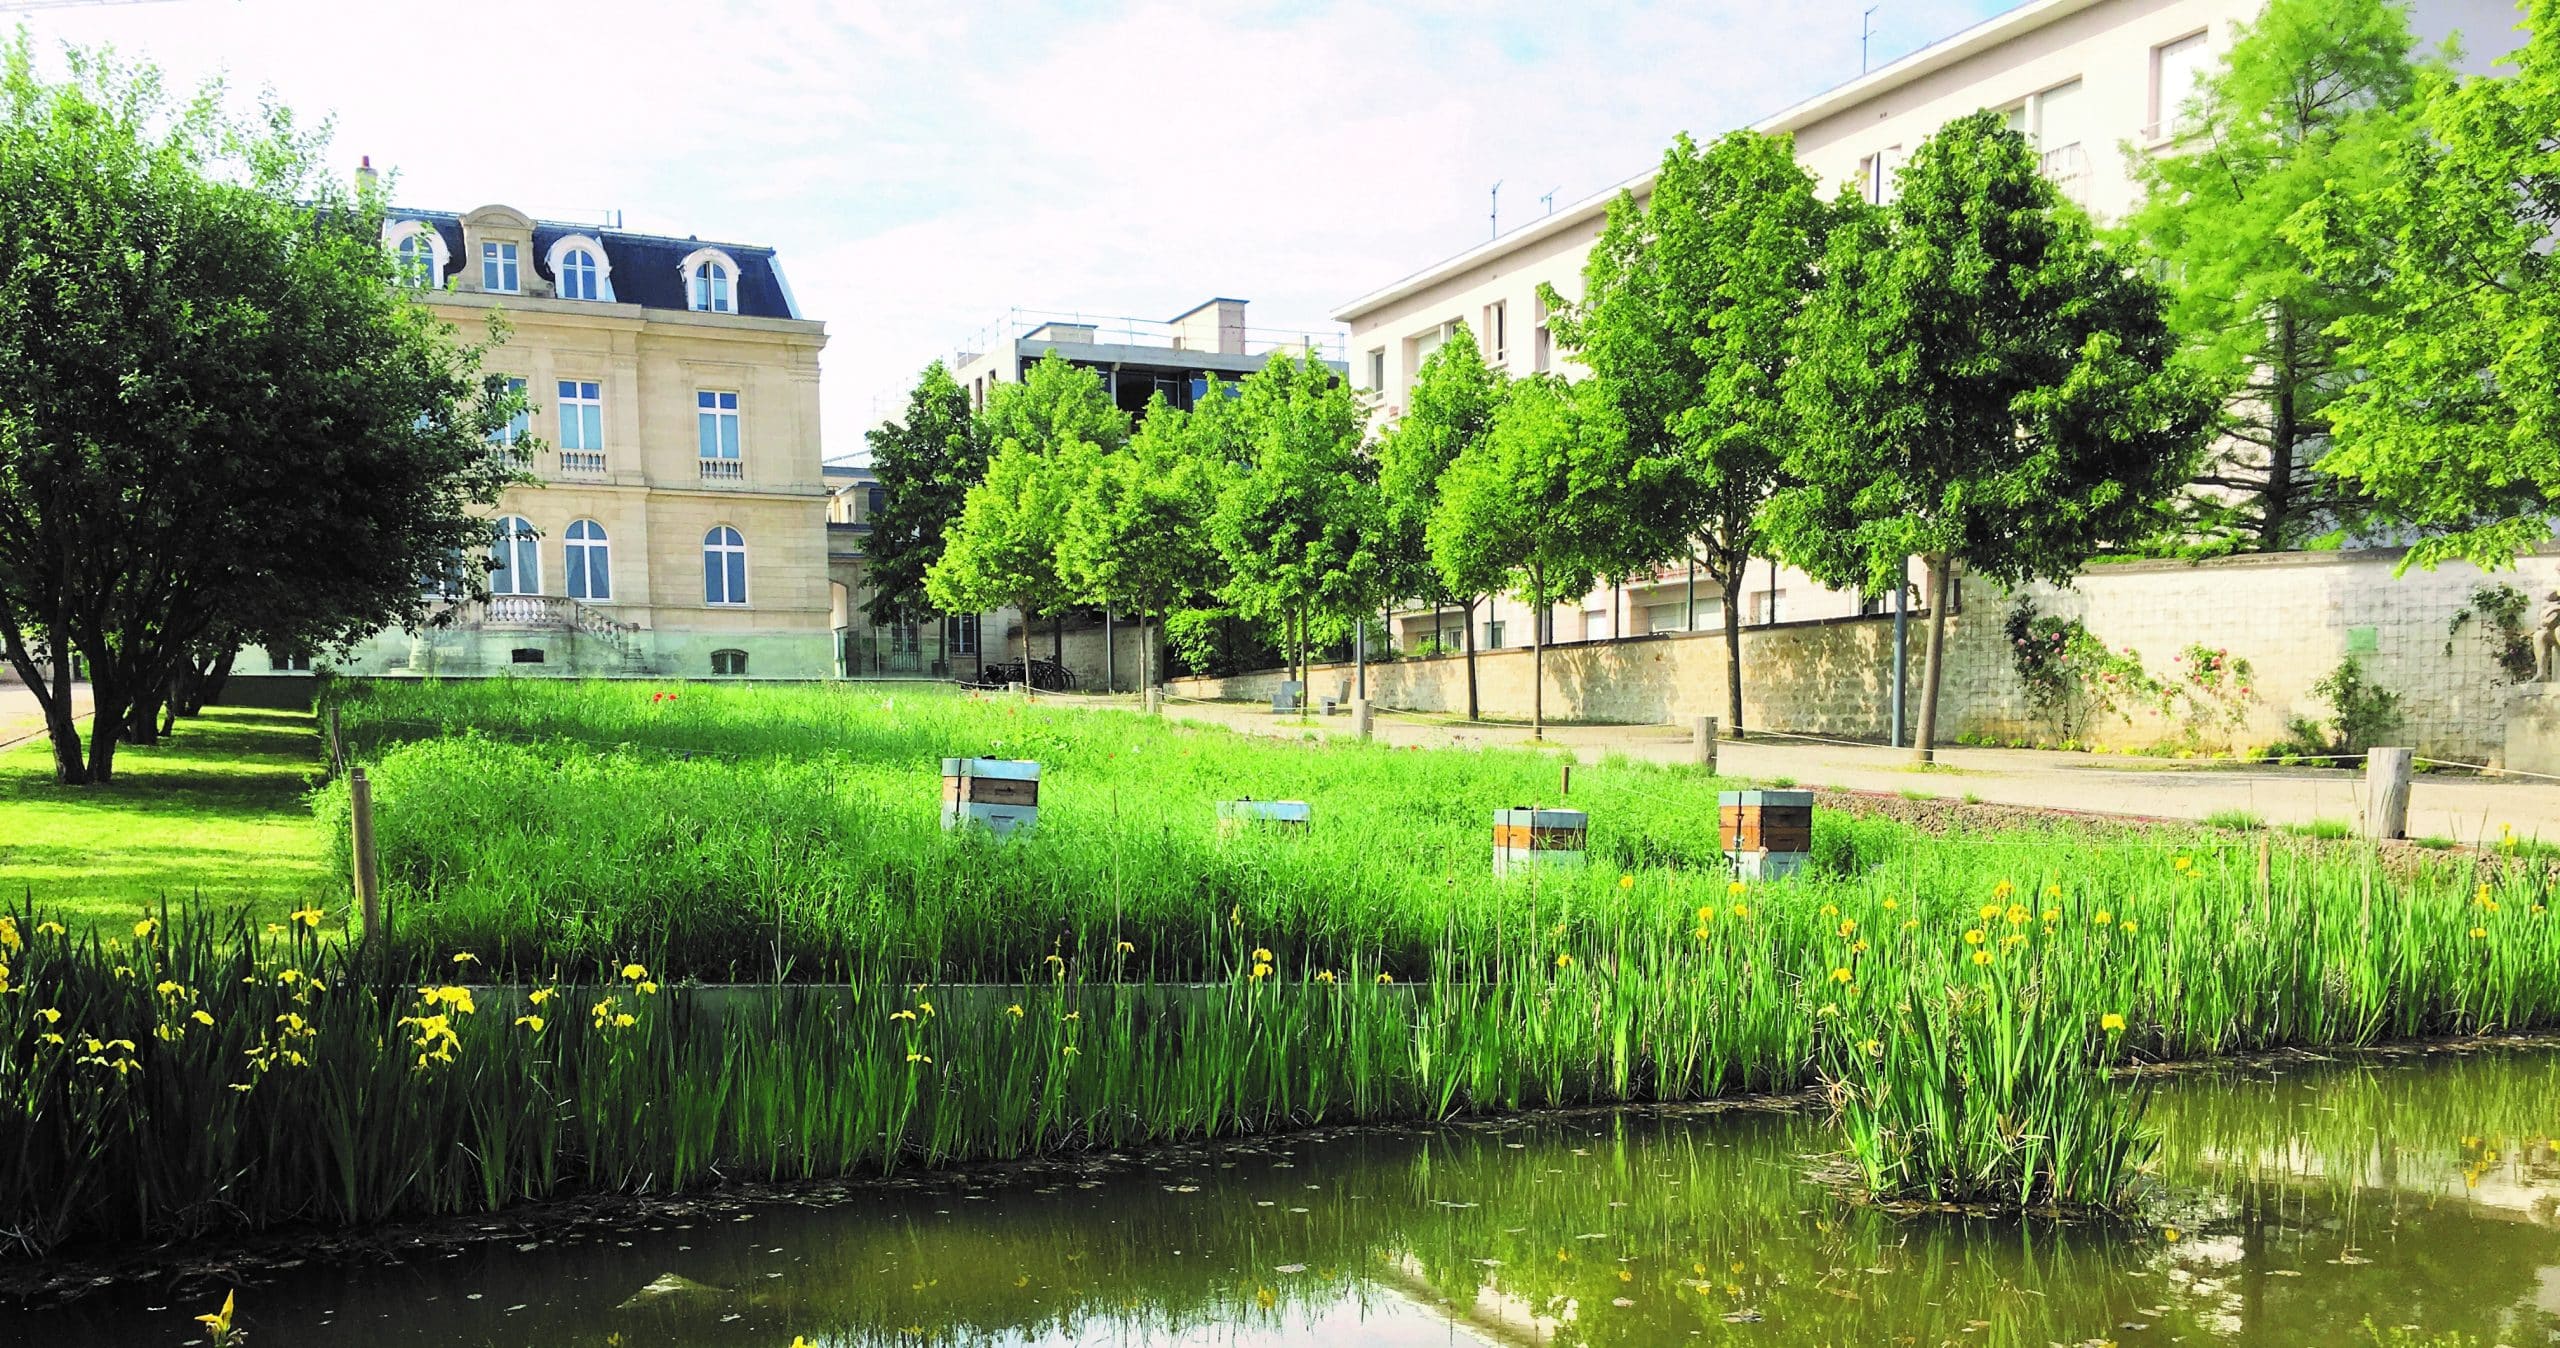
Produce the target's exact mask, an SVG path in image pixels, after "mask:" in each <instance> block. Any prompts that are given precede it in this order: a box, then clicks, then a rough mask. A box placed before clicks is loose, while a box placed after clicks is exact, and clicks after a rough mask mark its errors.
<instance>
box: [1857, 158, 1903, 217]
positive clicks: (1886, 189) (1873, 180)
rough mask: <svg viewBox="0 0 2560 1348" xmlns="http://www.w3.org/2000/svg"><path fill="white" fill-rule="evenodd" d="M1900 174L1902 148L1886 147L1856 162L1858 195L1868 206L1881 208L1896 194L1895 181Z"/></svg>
mask: <svg viewBox="0 0 2560 1348" xmlns="http://www.w3.org/2000/svg"><path fill="white" fill-rule="evenodd" d="M1901 172H1902V147H1901V146H1899V145H1888V146H1886V147H1884V148H1883V149H1881V150H1878V151H1876V152H1875V153H1874V154H1871V155H1868V156H1867V157H1865V158H1864V159H1861V160H1859V161H1858V195H1859V196H1861V197H1864V198H1865V199H1866V202H1867V204H1868V205H1870V206H1882V205H1884V204H1885V203H1887V202H1889V201H1891V200H1893V199H1894V197H1895V196H1896V195H1897V194H1898V193H1897V191H1896V187H1895V182H1896V179H1897V178H1898V177H1899V175H1900V174H1901Z"/></svg>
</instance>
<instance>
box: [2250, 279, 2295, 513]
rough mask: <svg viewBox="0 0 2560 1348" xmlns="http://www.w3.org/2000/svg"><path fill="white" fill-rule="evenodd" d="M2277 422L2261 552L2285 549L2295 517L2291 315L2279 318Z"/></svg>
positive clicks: (2263, 502) (2273, 429) (2269, 450)
mask: <svg viewBox="0 0 2560 1348" xmlns="http://www.w3.org/2000/svg"><path fill="white" fill-rule="evenodd" d="M2276 332H2277V337H2276V341H2277V348H2276V368H2275V379H2276V424H2275V425H2274V426H2272V427H2270V428H2269V430H2270V431H2271V432H2272V434H2270V435H2268V437H2267V494H2266V495H2265V496H2264V497H2263V498H2261V499H2260V501H2259V507H2260V509H2259V512H2258V551H2260V552H2282V551H2284V531H2285V525H2286V524H2287V523H2288V522H2289V521H2290V520H2291V518H2292V516H2293V459H2294V455H2295V454H2296V453H2298V452H2299V451H2300V448H2301V447H2300V445H2298V444H2297V443H2296V442H2297V441H2298V440H2300V439H2301V436H2302V427H2301V419H2300V418H2299V417H2298V416H2297V415H2296V414H2295V411H2294V408H2295V402H2294V397H2295V378H2294V376H2295V371H2296V370H2297V369H2298V368H2299V363H2300V362H2299V358H2298V355H2297V352H2296V347H2295V339H2294V320H2293V316H2292V315H2291V314H2287V315H2285V316H2284V317H2283V318H2281V319H2278V320H2277V321H2276Z"/></svg>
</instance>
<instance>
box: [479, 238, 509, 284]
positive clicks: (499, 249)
mask: <svg viewBox="0 0 2560 1348" xmlns="http://www.w3.org/2000/svg"><path fill="white" fill-rule="evenodd" d="M480 288H481V289H482V290H486V291H490V292H492V293H494V294H499V295H512V294H514V293H516V246H515V245H514V244H512V243H484V244H482V245H480Z"/></svg>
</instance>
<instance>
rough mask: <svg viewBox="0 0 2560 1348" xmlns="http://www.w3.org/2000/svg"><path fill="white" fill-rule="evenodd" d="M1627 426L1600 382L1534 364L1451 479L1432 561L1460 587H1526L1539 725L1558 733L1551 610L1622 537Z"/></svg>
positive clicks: (1434, 519) (1585, 582) (1533, 712)
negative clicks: (1550, 719) (1552, 711)
mask: <svg viewBox="0 0 2560 1348" xmlns="http://www.w3.org/2000/svg"><path fill="white" fill-rule="evenodd" d="M1626 447H1627V437H1626V432H1625V429H1624V428H1623V427H1622V426H1621V425H1620V424H1619V422H1618V413H1617V406H1616V403H1615V401H1614V400H1613V399H1612V398H1610V397H1609V395H1608V393H1607V391H1606V390H1604V389H1602V388H1600V387H1599V386H1598V385H1597V384H1595V383H1591V382H1588V381H1586V382H1583V383H1580V384H1568V383H1566V382H1565V381H1563V380H1562V379H1559V378H1557V377H1556V376H1554V375H1535V376H1532V377H1530V378H1528V379H1524V380H1520V381H1517V382H1515V383H1513V384H1512V385H1511V389H1510V393H1509V396H1507V397H1505V398H1504V399H1503V400H1502V406H1501V409H1500V411H1498V412H1497V413H1496V414H1495V416H1494V420H1493V429H1492V433H1491V434H1490V435H1487V436H1486V437H1485V438H1484V439H1482V440H1481V441H1478V442H1477V443H1476V444H1474V445H1472V446H1470V447H1469V448H1468V449H1467V450H1466V452H1464V453H1462V454H1460V455H1459V456H1458V458H1457V460H1456V462H1454V463H1452V464H1450V465H1449V470H1448V471H1447V472H1446V473H1445V474H1443V475H1442V477H1441V479H1440V505H1439V508H1438V509H1437V510H1435V511H1433V512H1432V515H1431V523H1430V526H1429V537H1430V544H1431V560H1432V563H1433V565H1435V566H1437V567H1438V568H1439V570H1440V574H1441V580H1442V583H1443V584H1445V585H1447V586H1448V587H1449V590H1450V591H1451V592H1452V593H1458V594H1487V593H1492V592H1495V591H1500V590H1509V591H1512V592H1514V593H1517V594H1518V595H1519V596H1520V597H1521V600H1522V602H1524V603H1526V604H1528V605H1529V609H1530V620H1529V642H1530V663H1531V666H1532V668H1533V670H1534V671H1535V672H1534V675H1533V679H1532V682H1533V684H1534V691H1532V693H1531V694H1530V700H1529V733H1530V735H1531V737H1532V738H1537V739H1544V738H1545V737H1546V733H1547V641H1546V628H1547V622H1548V620H1549V615H1550V614H1551V613H1552V612H1553V610H1554V608H1555V605H1556V603H1557V602H1558V601H1560V600H1562V599H1565V598H1567V597H1569V596H1573V595H1579V594H1584V593H1587V592H1588V591H1589V590H1590V589H1591V586H1592V583H1593V581H1594V580H1595V579H1596V578H1597V577H1598V575H1599V572H1600V563H1599V560H1598V559H1600V558H1604V557H1606V556H1608V555H1610V553H1611V551H1612V549H1613V548H1614V547H1617V546H1621V545H1622V541H1623V531H1624V530H1625V529H1626V528H1627V527H1628V525H1627V518H1628V511H1627V493H1628V487H1627V469H1628V461H1627V452H1626Z"/></svg>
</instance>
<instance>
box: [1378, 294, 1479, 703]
mask: <svg viewBox="0 0 2560 1348" xmlns="http://www.w3.org/2000/svg"><path fill="white" fill-rule="evenodd" d="M1508 385H1509V380H1508V378H1507V377H1506V376H1504V375H1503V374H1502V372H1500V371H1498V370H1496V369H1494V368H1493V367H1491V366H1489V365H1487V364H1485V363H1484V356H1483V353H1481V352H1480V351H1478V350H1477V349H1476V339H1475V335H1474V334H1473V333H1471V332H1469V331H1468V330H1467V327H1466V325H1465V324H1463V323H1462V324H1459V325H1458V330H1457V331H1456V332H1455V333H1452V334H1451V335H1450V337H1449V340H1447V341H1445V342H1442V343H1441V344H1440V349H1439V350H1437V351H1434V352H1432V353H1431V354H1430V355H1429V356H1427V357H1425V358H1424V359H1423V362H1422V369H1421V370H1420V371H1419V372H1418V373H1417V374H1416V375H1415V377H1414V382H1413V391H1412V392H1411V393H1410V394H1408V395H1407V396H1406V399H1405V410H1404V416H1403V417H1402V418H1401V419H1400V420H1398V421H1397V422H1396V424H1395V426H1394V427H1393V428H1392V429H1391V430H1389V431H1388V432H1387V434H1386V435H1385V436H1384V437H1383V438H1381V439H1380V441H1379V442H1378V450H1377V456H1378V491H1379V497H1380V501H1379V506H1380V519H1381V520H1382V522H1383V525H1384V529H1385V534H1384V536H1383V538H1382V541H1381V549H1380V550H1381V552H1382V553H1383V555H1384V558H1385V563H1386V569H1387V570H1388V572H1389V574H1390V575H1391V577H1392V580H1391V581H1390V585H1391V587H1392V588H1393V589H1394V591H1395V592H1396V594H1397V596H1398V597H1401V598H1416V599H1425V600H1429V601H1430V602H1431V603H1432V604H1433V605H1434V606H1437V605H1440V604H1446V603H1454V604H1457V605H1458V606H1459V607H1460V608H1462V609H1463V610H1464V611H1465V614H1466V618H1467V620H1466V621H1465V622H1462V623H1461V624H1460V627H1461V629H1462V630H1463V632H1464V633H1465V642H1466V652H1467V719H1469V720H1474V719H1476V718H1477V717H1478V716H1479V715H1480V714H1481V708H1480V707H1479V705H1478V702H1477V696H1476V634H1475V622H1474V616H1475V605H1476V601H1477V600H1478V599H1479V598H1481V597H1483V595H1484V593H1485V592H1484V591H1481V590H1478V591H1468V592H1464V593H1461V592H1458V591H1453V590H1451V589H1450V588H1449V587H1448V584H1447V582H1446V581H1445V580H1444V579H1443V578H1442V576H1441V574H1440V569H1439V568H1438V567H1437V566H1435V565H1433V564H1432V558H1431V543H1430V538H1429V532H1428V531H1429V528H1430V524H1431V516H1432V513H1433V512H1434V511H1436V510H1438V509H1439V507H1440V489H1441V479H1442V477H1443V476H1444V475H1445V474H1447V472H1448V471H1449V465H1451V464H1453V463H1455V462H1457V461H1458V458H1459V456H1460V455H1462V454H1465V453H1466V452H1467V451H1468V450H1470V449H1473V448H1475V447H1477V446H1479V445H1481V444H1482V443H1483V442H1484V439H1485V437H1486V436H1487V435H1489V434H1491V433H1492V431H1493V418H1494V414H1495V412H1496V411H1498V410H1499V409H1500V408H1501V406H1502V397H1503V392H1504V390H1505V389H1506V388H1507V387H1508ZM1432 636H1433V638H1434V640H1435V641H1436V640H1437V638H1438V636H1439V633H1438V632H1436V631H1435V632H1434V633H1433V634H1432Z"/></svg>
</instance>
